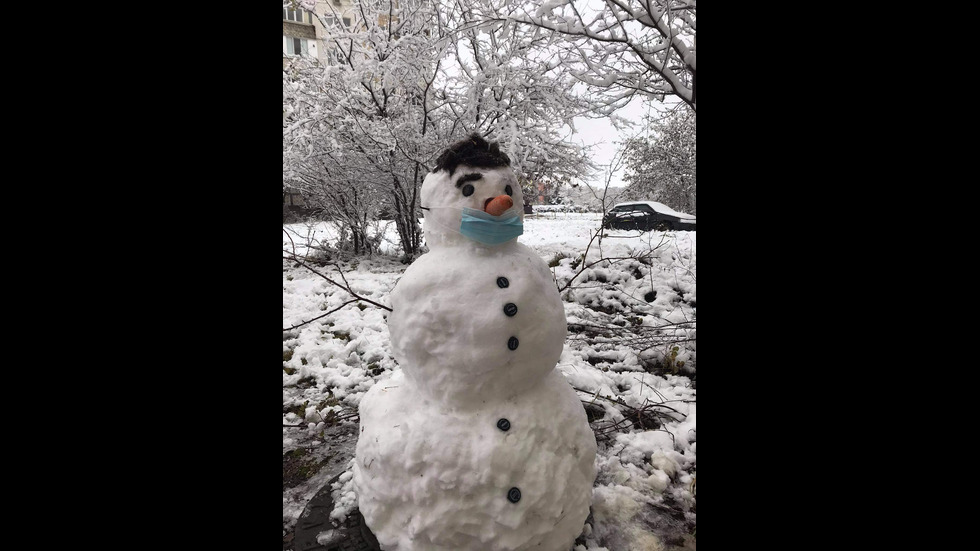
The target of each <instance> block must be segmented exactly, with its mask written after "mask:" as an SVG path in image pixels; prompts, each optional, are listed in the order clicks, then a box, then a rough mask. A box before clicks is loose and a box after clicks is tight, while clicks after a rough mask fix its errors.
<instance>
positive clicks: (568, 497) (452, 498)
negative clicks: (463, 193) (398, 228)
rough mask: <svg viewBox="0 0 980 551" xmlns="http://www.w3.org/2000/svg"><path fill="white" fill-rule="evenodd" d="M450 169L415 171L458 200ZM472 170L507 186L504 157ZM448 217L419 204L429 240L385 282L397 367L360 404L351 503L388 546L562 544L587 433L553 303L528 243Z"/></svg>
mask: <svg viewBox="0 0 980 551" xmlns="http://www.w3.org/2000/svg"><path fill="white" fill-rule="evenodd" d="M469 170H474V169H469ZM464 173H467V174H471V175H472V174H473V172H465V171H464ZM451 176H452V174H448V173H446V172H440V173H434V174H430V175H429V177H427V178H426V182H425V184H424V185H423V188H422V196H423V205H425V204H428V205H440V201H439V199H440V197H441V195H440V194H443V195H445V196H442V197H441V198H442V199H443V201H441V205H440V206H444V205H447V204H449V205H450V206H451V207H455V206H457V205H458V204H459V203H460V202H462V203H464V204H465V201H456V202H455V203H453V202H452V201H447V200H446V199H447V197H448V198H452V197H453V196H452V191H453V190H457V193H458V189H459V188H460V187H461V186H459V185H456V186H453V183H452V178H451ZM482 176H483V177H482V178H481V181H480V184H482V185H483V187H486V188H488V189H489V190H490V192H489V196H492V195H493V194H494V193H495V192H496V191H497V188H500V189H504V188H506V189H507V190H508V191H510V190H512V189H513V187H512V186H511V185H506V186H505V185H504V184H505V182H510V181H511V179H512V178H513V173H512V171H510V170H509V168H508V169H500V168H498V169H495V170H491V171H487V170H483V171H482ZM471 181H472V180H471ZM513 186H516V180H515V181H513ZM467 191H468V190H467ZM474 191H475V190H474ZM474 194H475V193H474V192H471V195H474ZM483 195H488V192H487V191H484V193H483V194H482V195H477V197H476V198H475V199H473V200H472V201H471V202H472V203H474V204H477V205H479V204H480V203H486V202H489V200H485V199H484V197H483ZM514 199H515V203H517V205H518V207H522V206H523V205H522V203H523V200H522V198H521V196H520V193H519V190H517V192H516V193H514ZM521 211H522V208H521ZM522 215H523V214H522ZM458 220H459V215H458V213H457V211H456V210H453V209H452V208H450V209H448V210H445V211H441V212H436V213H435V214H433V215H432V216H428V215H427V217H426V228H425V229H426V238H427V242H428V243H429V245H430V248H431V251H430V252H429V253H427V254H425V255H423V256H422V257H420V258H419V259H418V260H417V261H416V262H415V263H414V264H412V266H411V267H409V269H408V270H406V272H405V275H404V276H403V277H402V278H401V280H399V282H398V283H397V285H396V287H395V289H394V290H393V291H392V294H391V304H392V313H391V314H390V316H389V319H388V325H389V329H390V334H391V343H392V349H393V352H394V355H395V358H396V359H397V360H398V362H399V364H400V365H401V367H402V369H401V371H398V372H396V373H395V374H394V375H393V376H392V377H391V378H389V379H387V380H383V381H379V382H378V383H377V384H375V385H374V386H373V387H372V388H371V390H370V391H368V393H367V394H366V395H365V396H364V397H363V398H362V400H361V403H360V406H359V411H360V434H359V437H358V442H357V450H356V455H355V464H354V486H355V492H356V493H357V496H358V507H359V509H360V511H361V513H362V514H363V515H364V519H365V521H366V523H367V525H368V526H369V527H370V528H371V530H372V531H373V532H374V534H375V536H376V537H377V538H378V541H379V543H380V544H381V545H382V548H383V549H385V550H399V551H402V550H433V551H434V550H447V551H448V550H453V551H462V550H474V551H476V550H480V551H484V550H494V551H497V550H499V551H503V550H525V549H536V550H537V549H540V550H554V551H567V550H568V549H570V548H571V546H572V544H573V542H574V540H575V538H576V537H577V536H578V535H579V533H580V532H581V529H582V526H583V524H584V522H585V519H586V517H587V516H588V513H589V506H590V503H591V497H592V485H593V483H594V481H595V474H596V473H595V465H594V463H595V455H596V442H595V437H594V435H593V433H592V431H591V429H590V427H589V425H588V420H587V418H586V415H585V410H584V409H583V407H582V405H581V402H580V401H579V398H578V396H577V395H576V393H575V392H574V390H572V388H571V387H570V386H569V384H568V383H567V381H565V379H564V377H563V376H562V375H561V374H560V373H559V372H558V371H556V370H555V364H556V363H557V362H558V359H559V357H560V356H561V351H562V348H563V346H564V339H565V333H566V321H565V314H564V308H563V306H562V302H561V299H560V297H559V296H558V292H557V289H556V288H555V284H554V280H553V278H552V275H551V272H550V271H549V270H548V268H547V266H546V265H545V264H544V262H543V261H542V260H541V259H540V258H539V257H538V256H537V255H536V254H535V253H534V252H533V251H532V250H530V249H529V248H527V247H525V246H524V245H522V244H520V243H517V242H516V239H515V240H511V241H508V242H506V243H503V244H499V245H494V246H485V245H483V244H480V243H476V242H473V241H471V240H468V239H466V238H465V237H463V236H460V235H457V234H455V233H454V232H453V226H452V225H453V224H458V223H459V222H458Z"/></svg>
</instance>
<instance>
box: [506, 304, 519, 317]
mask: <svg viewBox="0 0 980 551" xmlns="http://www.w3.org/2000/svg"><path fill="white" fill-rule="evenodd" d="M504 313H505V314H507V315H508V316H510V317H514V316H516V315H517V305H516V304H514V303H513V302H508V303H507V306H504Z"/></svg>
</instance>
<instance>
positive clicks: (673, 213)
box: [613, 201, 697, 220]
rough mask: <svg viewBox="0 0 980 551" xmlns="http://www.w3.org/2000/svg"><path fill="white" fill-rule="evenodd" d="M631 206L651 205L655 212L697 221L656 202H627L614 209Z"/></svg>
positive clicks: (688, 215) (693, 217)
mask: <svg viewBox="0 0 980 551" xmlns="http://www.w3.org/2000/svg"><path fill="white" fill-rule="evenodd" d="M629 205H649V207H650V208H652V209H653V210H655V211H657V212H659V213H660V214H669V215H671V216H676V217H678V218H683V219H685V220H696V219H697V217H696V216H692V215H690V214H685V213H683V212H677V211H676V210H674V209H672V208H670V207H668V206H667V205H665V204H663V203H658V202H656V201H629V202H626V203H619V204H618V205H616V206H615V207H613V208H614V209H615V208H618V207H623V206H629Z"/></svg>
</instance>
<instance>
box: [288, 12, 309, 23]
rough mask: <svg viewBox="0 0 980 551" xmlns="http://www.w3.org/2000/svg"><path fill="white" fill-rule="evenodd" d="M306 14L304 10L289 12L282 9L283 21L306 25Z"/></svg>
mask: <svg viewBox="0 0 980 551" xmlns="http://www.w3.org/2000/svg"><path fill="white" fill-rule="evenodd" d="M304 15H305V13H304V12H303V10H287V9H286V8H283V9H282V20H283V21H294V22H296V23H306V22H307V19H306V18H305V17H304Z"/></svg>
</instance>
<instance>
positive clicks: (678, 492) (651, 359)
mask: <svg viewBox="0 0 980 551" xmlns="http://www.w3.org/2000/svg"><path fill="white" fill-rule="evenodd" d="M600 218H601V215H598V214H585V213H581V214H580V213H560V212H551V213H542V214H540V215H535V216H529V217H528V218H527V219H526V220H525V233H524V235H523V236H521V238H520V239H519V240H520V242H522V243H524V244H525V245H527V246H529V247H531V248H532V249H534V250H535V251H537V253H538V254H539V255H540V256H541V258H542V259H544V261H545V262H548V263H549V265H551V266H552V271H553V273H554V275H555V279H556V284H557V285H558V287H559V289H561V290H562V298H563V299H564V305H565V313H566V317H567V319H568V324H569V330H568V336H567V339H566V343H565V350H564V352H563V353H562V356H561V359H560V361H559V363H558V366H557V369H558V370H559V371H560V372H561V373H562V374H563V375H564V376H565V377H566V378H567V380H568V381H569V383H571V385H572V386H573V387H574V388H575V389H576V390H578V391H579V395H580V398H581V400H582V402H583V405H584V406H585V408H586V410H587V412H588V413H589V418H590V421H591V425H592V428H593V430H594V431H595V433H596V438H597V441H598V443H599V455H598V459H597V466H598V471H599V474H598V478H597V480H596V484H595V488H594V493H593V504H592V515H591V517H590V519H589V521H588V523H587V525H586V527H585V530H584V532H583V534H582V536H581V537H580V538H579V541H578V545H577V546H576V550H580V551H583V550H595V551H598V550H602V549H606V550H609V551H621V550H641V549H643V550H647V549H649V550H659V549H674V548H689V549H693V548H696V539H695V538H694V537H693V534H694V533H695V527H696V500H695V497H694V495H695V494H694V491H695V477H696V474H697V405H696V395H697V393H696V381H697V375H696V369H697V367H696V366H697V361H696V342H695V334H696V329H695V320H696V314H697V276H696V274H697V269H696V260H697V254H696V251H697V234H696V233H695V232H668V233H660V232H649V233H644V234H639V233H637V232H625V231H607V232H605V233H604V236H603V237H602V238H601V239H593V237H594V235H595V232H596V230H597V229H598V227H599V220H600ZM378 229H379V231H385V236H386V239H385V242H384V244H383V245H382V250H383V251H385V252H387V253H390V254H392V255H394V254H395V253H397V245H396V243H397V240H396V239H395V237H394V228H393V227H388V228H387V229H385V228H384V226H383V223H382V225H380V226H379V228H378ZM284 230H286V231H284V233H283V248H284V249H287V250H293V249H294V248H295V249H296V250H297V251H298V252H300V253H301V254H303V253H304V252H305V243H307V242H308V240H307V239H306V236H308V235H312V236H313V237H315V239H317V240H320V239H323V240H326V241H328V242H329V240H330V239H332V238H333V236H334V235H335V233H334V230H333V228H331V227H330V226H329V225H328V224H320V225H317V226H314V227H312V228H310V227H308V226H305V225H302V224H295V225H290V226H284ZM290 238H291V239H290ZM586 250H588V254H587V256H586V257H585V258H584V261H583V258H582V255H583V254H585V253H586ZM396 258H397V257H396V256H392V257H388V256H376V257H373V258H362V259H357V260H354V261H350V262H343V263H341V264H340V265H339V268H341V269H342V270H343V278H346V281H347V282H348V283H349V284H350V286H351V287H352V288H353V289H354V291H355V292H357V293H358V294H360V295H361V296H363V297H365V298H367V299H370V300H372V301H374V302H377V303H379V304H383V305H386V306H390V303H389V302H388V295H389V293H390V291H391V289H392V288H393V287H394V285H395V283H396V282H397V280H398V278H399V277H400V276H401V274H402V273H403V272H404V271H405V268H406V266H405V265H402V264H400V263H399V262H398V261H397V260H396ZM600 259H605V260H600ZM337 268H338V266H335V265H329V264H321V265H319V266H318V267H317V270H318V271H320V273H321V274H323V275H325V276H328V277H330V278H331V279H335V280H336V281H341V282H342V279H343V278H342V277H341V275H340V272H339V271H338V269H337ZM349 300H350V296H349V295H348V294H347V293H345V292H344V291H342V290H341V289H339V288H337V287H335V286H333V285H331V284H330V283H328V282H327V281H325V280H324V278H322V277H320V276H318V275H316V274H313V273H312V272H310V271H309V270H307V269H305V268H302V267H297V266H296V265H295V264H294V263H292V262H289V261H286V260H284V261H283V322H282V323H283V328H288V327H293V326H296V325H300V324H302V323H304V322H306V321H308V320H311V319H313V318H317V317H318V316H322V315H324V314H325V313H327V312H330V311H332V310H335V309H337V308H339V307H340V306H341V305H343V304H344V303H345V302H347V301H349ZM386 315H387V312H386V311H385V310H382V309H380V308H377V307H374V306H370V305H366V304H351V305H348V306H346V307H344V308H342V309H340V310H338V311H336V312H334V313H331V314H330V315H328V316H326V317H323V318H321V319H318V320H317V321H314V322H312V323H309V324H306V325H303V326H302V327H300V328H298V329H294V330H291V331H286V332H283V537H284V541H285V540H287V539H288V533H289V532H290V531H291V530H292V528H293V526H294V525H295V523H296V519H297V518H298V517H299V515H300V513H301V512H302V511H303V509H304V507H305V505H306V503H307V502H308V501H309V500H310V499H311V498H312V497H313V496H314V495H315V494H316V492H317V491H318V490H319V489H320V488H321V487H322V486H323V485H324V484H325V483H327V481H329V480H330V479H332V478H333V477H334V476H336V475H338V474H340V479H339V481H338V482H337V483H335V484H334V490H335V491H334V492H333V497H334V501H335V503H336V504H337V508H336V509H335V510H334V511H333V518H334V519H337V520H338V521H339V520H340V519H343V518H344V516H345V515H346V514H347V513H348V512H350V511H351V510H352V509H353V508H354V507H356V498H355V496H354V494H353V492H352V484H351V463H350V460H351V458H352V456H353V451H354V444H355V442H356V438H357V436H356V435H357V417H356V413H357V405H358V403H359V401H360V399H361V397H362V396H363V395H364V393H365V392H367V390H368V389H369V388H371V386H372V385H374V384H375V382H377V381H378V380H379V379H382V378H385V377H387V376H388V375H389V374H390V372H392V371H394V370H398V369H399V367H398V365H397V363H396V362H395V360H394V358H393V357H392V355H391V348H390V345H389V342H388V328H387V324H386ZM284 548H285V543H284Z"/></svg>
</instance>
